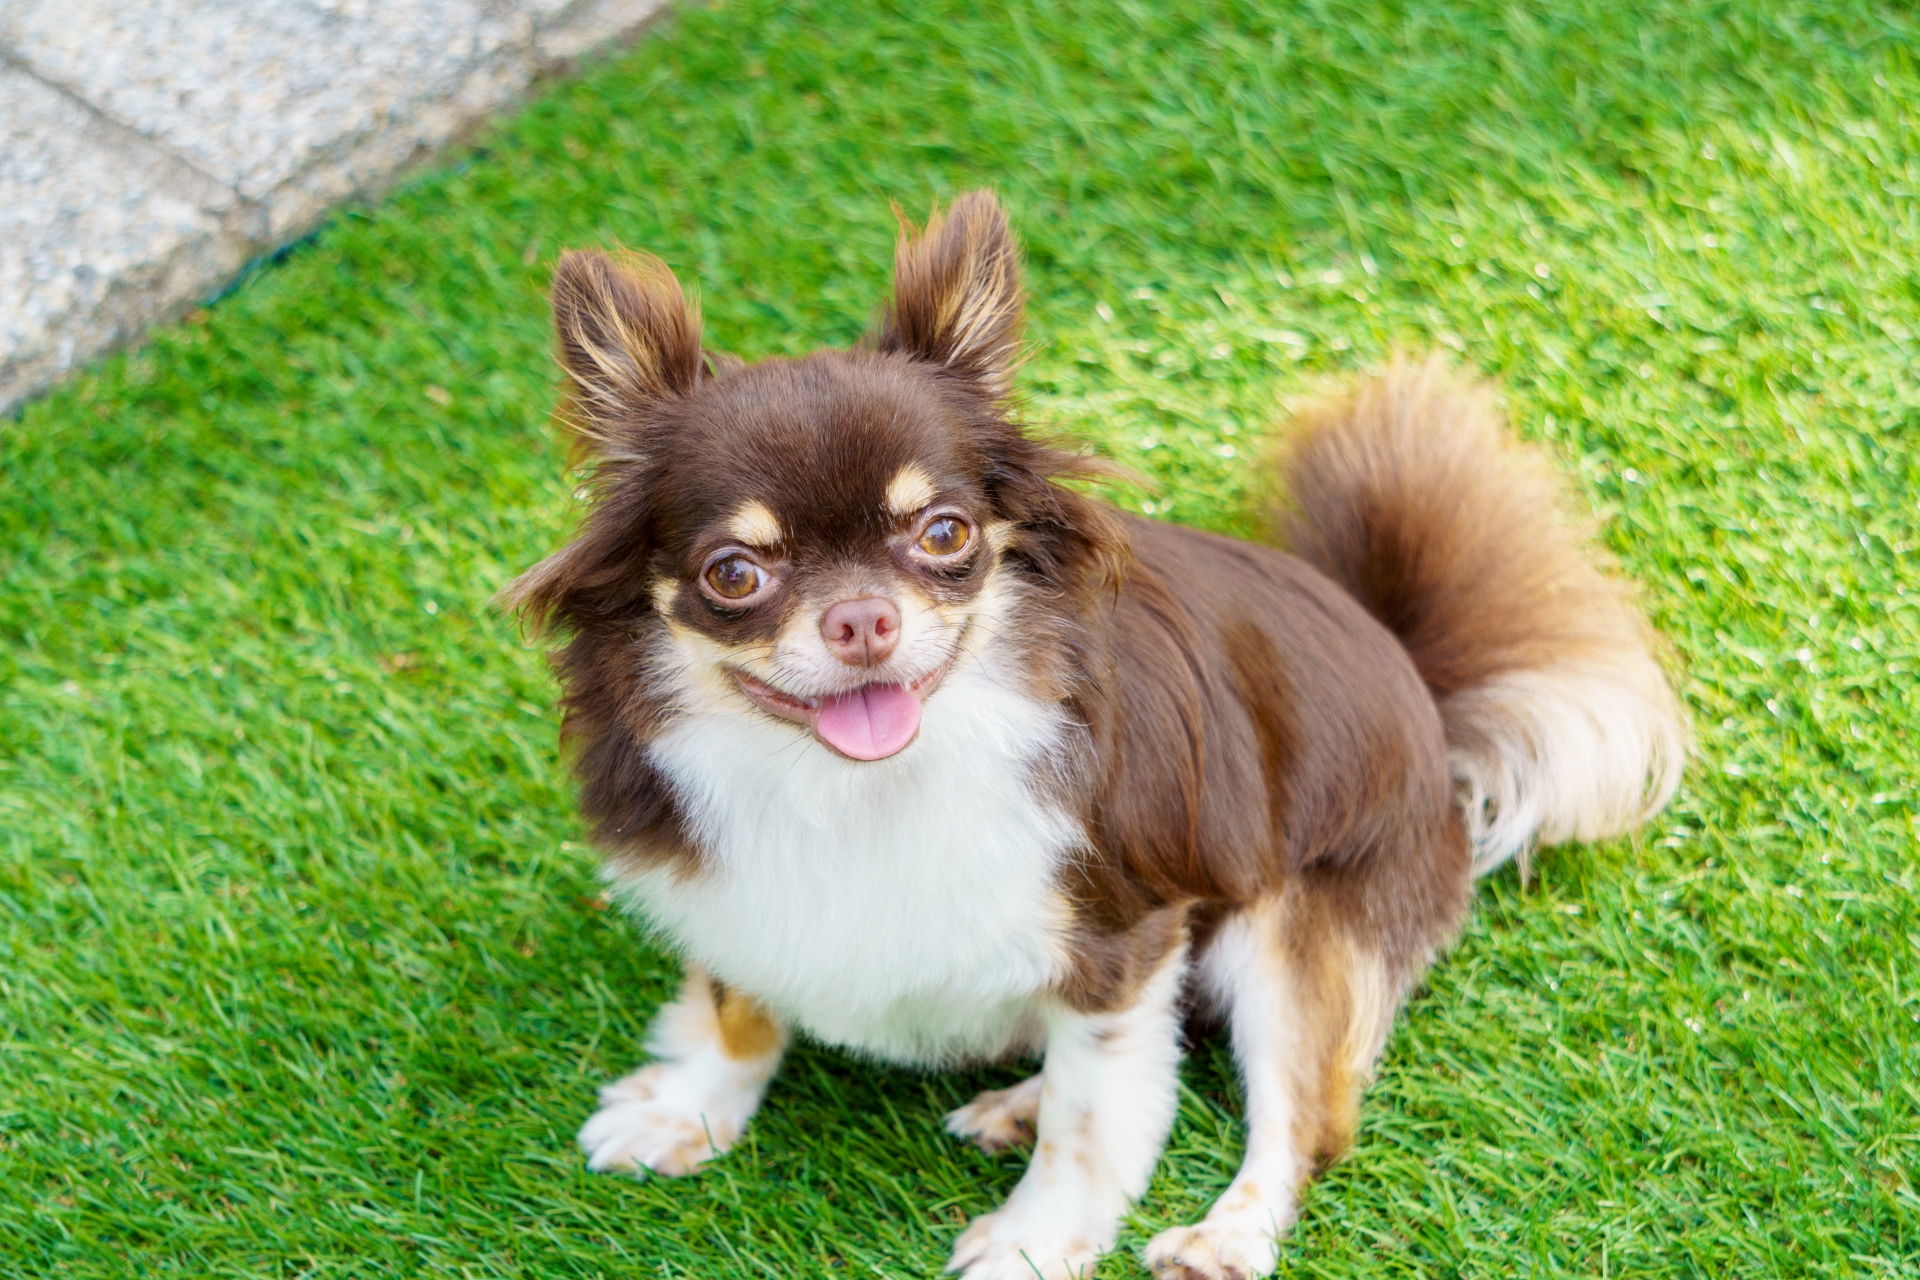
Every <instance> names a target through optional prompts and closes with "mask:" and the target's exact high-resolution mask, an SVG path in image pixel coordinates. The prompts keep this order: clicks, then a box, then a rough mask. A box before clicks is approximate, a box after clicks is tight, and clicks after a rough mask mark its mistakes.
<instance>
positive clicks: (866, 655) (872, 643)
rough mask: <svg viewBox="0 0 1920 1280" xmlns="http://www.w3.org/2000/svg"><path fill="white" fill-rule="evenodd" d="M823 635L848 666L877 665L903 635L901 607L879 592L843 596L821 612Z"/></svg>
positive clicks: (884, 658)
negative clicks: (842, 598)
mask: <svg viewBox="0 0 1920 1280" xmlns="http://www.w3.org/2000/svg"><path fill="white" fill-rule="evenodd" d="M820 637H821V638H822V639H823V640H825V641H826V642H827V648H829V649H831V650H833V656H834V657H836V658H838V659H840V661H842V662H844V663H847V664H848V665H849V666H855V667H872V666H877V665H879V664H880V663H882V662H885V661H886V660H887V658H888V656H889V655H891V654H892V653H893V646H894V645H895V644H896V643H897V642H898V641H899V639H900V611H899V610H898V609H896V608H894V607H893V602H892V601H890V600H882V599H881V598H880V597H879V596H867V597H865V598H863V599H860V600H842V601H841V602H840V603H839V604H836V605H832V606H830V607H829V608H828V609H827V611H826V612H825V613H823V614H821V615H820Z"/></svg>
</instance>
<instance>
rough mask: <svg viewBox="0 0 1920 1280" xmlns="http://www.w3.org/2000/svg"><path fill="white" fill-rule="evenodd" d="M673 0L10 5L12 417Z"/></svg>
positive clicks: (3, 263) (4, 234)
mask: <svg viewBox="0 0 1920 1280" xmlns="http://www.w3.org/2000/svg"><path fill="white" fill-rule="evenodd" d="M664 3H665V0H0V413H4V412H6V411H7V410H9V409H10V408H12V407H13V406H14V405H16V404H18V403H19V402H20V400H22V399H23V398H25V397H27V396H30V395H32V394H34V393H35V392H37V391H40V390H43V389H45V388H46V387H47V386H49V385H51V384H52V383H53V382H55V381H56V380H58V379H59V378H60V377H61V376H62V375H63V374H64V373H65V372H66V371H67V370H68V369H69V368H71V367H73V366H74V365H77V364H79V363H81V362H83V361H86V360H88V359H90V358H92V357H94V356H96V355H99V354H101V353H103V352H105V351H108V350H110V349H112V348H113V347H116V346H119V345H122V344H124V343H126V342H128V341H131V340H132V339H134V338H136V337H138V336H139V334H140V333H141V332H142V331H143V330H144V329H145V328H146V327H147V326H148V325H150V324H153V323H155V322H156V321H159V320H164V319H166V318H168V317H170V316H172V315H175V314H178V313H179V312H180V311H182V310H184V309H185V308H186V307H188V306H190V305H191V304H192V303H193V302H194V301H196V300H198V299H201V298H204V297H206V296H207V295H209V294H211V293H213V292H215V291H217V290H218V289H219V288H220V286H221V285H222V284H224V283H225V282H227V281H228V280H231V279H232V278H233V277H234V276H235V275H236V274H237V273H238V272H239V270H240V269H241V268H242V267H243V266H245V265H246V264H247V262H249V261H250V260H252V259H254V258H256V257H259V256H260V255H261V254H263V253H268V252H271V251H272V250H273V249H275V248H277V247H279V246H280V245H283V244H285V243H286V242H287V241H289V240H291V239H294V238H295V237H298V236H299V235H301V234H303V233H305V232H306V231H308V230H310V229H311V228H312V227H314V226H315V225H316V224H317V223H318V222H319V221H320V219H321V218H322V217H323V216H324V215H325V213H326V211H327V209H329V208H330V207H332V206H333V205H334V204H337V203H338V202H340V201H342V200H345V199H348V198H350V197H354V196H364V195H368V194H372V193H375V192H378V191H379V190H380V189H381V188H382V187H383V186H385V185H386V184H387V183H389V182H390V181H391V180H392V179H393V178H394V176H395V175H396V174H397V173H399V172H400V171H401V170H402V169H403V168H405V167H406V166H408V165H409V164H412V163H414V162H416V161H418V160H420V159H422V158H424V157H426V156H429V155H431V154H433V153H434V152H435V151H437V150H439V149H440V148H441V147H443V146H445V145H446V144H447V143H449V142H451V141H454V140H456V139H458V138H459V137H461V136H462V135H463V134H464V133H465V132H466V131H467V130H468V129H469V128H471V127H472V126H473V125H475V124H477V123H479V122H480V121H482V120H484V119H485V118H486V117H487V116H489V115H490V114H492V113H494V112H496V111H499V110H500V109H501V108H503V107H506V106H509V105H511V104H512V103H513V102H514V101H515V100H516V99H517V98H519V97H520V96H521V95H522V94H523V93H524V92H525V91H526V89H527V87H528V85H529V84H530V83H531V82H532V81H533V80H534V78H535V77H536V76H540V75H544V74H550V73H553V72H555V71H560V70H564V69H565V68H567V67H568V66H569V65H571V64H572V63H573V62H574V61H576V60H577V59H578V58H580V57H581V56H582V55H584V54H587V53H590V52H592V51H593V50H594V49H596V48H598V47H601V46H605V45H610V44H613V43H615V42H618V41H621V40H623V39H627V38H631V37H632V36H633V35H635V34H636V33H638V32H639V31H640V29H641V28H642V26H643V25H644V24H645V23H646V21H647V20H648V19H649V18H650V17H652V16H653V15H654V13H655V12H656V11H657V10H659V9H660V8H661V7H662V6H663V4H664Z"/></svg>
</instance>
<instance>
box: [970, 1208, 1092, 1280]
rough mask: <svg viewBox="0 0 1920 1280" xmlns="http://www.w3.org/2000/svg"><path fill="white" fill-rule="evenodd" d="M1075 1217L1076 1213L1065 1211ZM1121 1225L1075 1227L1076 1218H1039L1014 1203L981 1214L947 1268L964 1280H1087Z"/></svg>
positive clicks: (1069, 1215) (1069, 1216) (1068, 1216)
mask: <svg viewBox="0 0 1920 1280" xmlns="http://www.w3.org/2000/svg"><path fill="white" fill-rule="evenodd" d="M1064 1216H1065V1217H1067V1218H1071V1217H1072V1215H1071V1214H1068V1215H1064ZM1117 1227H1118V1223H1117V1221H1116V1222H1115V1223H1114V1224H1113V1225H1112V1226H1107V1227H1104V1228H1103V1229H1101V1230H1100V1231H1099V1233H1098V1237H1096V1234H1095V1233H1094V1232H1090V1231H1085V1230H1080V1231H1076V1230H1074V1225H1073V1223H1072V1222H1071V1221H1062V1220H1060V1219H1055V1220H1053V1221H1041V1220H1037V1219H1036V1218H1035V1216H1034V1215H1031V1214H1025V1213H1022V1212H1020V1210H1019V1208H1018V1207H1016V1206H1015V1205H1013V1204H1011V1203H1009V1204H1008V1205H1007V1206H1006V1207H1005V1208H1003V1209H1001V1210H999V1211H998V1212H997V1213H988V1214H982V1215H981V1216H980V1217H978V1218H975V1219H974V1220H973V1222H972V1224H971V1225H969V1226H968V1227H967V1229H966V1230H965V1231H963V1232H961V1233H960V1238H959V1239H958V1240H956V1241H955V1242H954V1245H953V1257H952V1258H950V1259H948V1260H947V1270H948V1271H957V1272H959V1273H960V1280H1085V1278H1086V1277H1088V1276H1091V1275H1092V1274H1093V1264H1094V1263H1096V1262H1098V1261H1099V1260H1100V1255H1101V1254H1102V1253H1104V1252H1106V1250H1107V1248H1108V1247H1109V1246H1110V1245H1112V1243H1113V1236H1114V1234H1115V1232H1116V1228H1117Z"/></svg>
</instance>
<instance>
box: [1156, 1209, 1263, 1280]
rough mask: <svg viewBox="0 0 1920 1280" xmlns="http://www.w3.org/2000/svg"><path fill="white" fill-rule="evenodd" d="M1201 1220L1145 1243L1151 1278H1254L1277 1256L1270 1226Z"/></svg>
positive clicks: (1191, 1279) (1169, 1231) (1231, 1279)
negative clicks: (1196, 1224) (1198, 1222)
mask: <svg viewBox="0 0 1920 1280" xmlns="http://www.w3.org/2000/svg"><path fill="white" fill-rule="evenodd" d="M1275 1225H1277V1224H1273V1223H1269V1224H1268V1225H1267V1226H1265V1227H1259V1226H1256V1225H1254V1224H1253V1223H1252V1222H1250V1221H1249V1222H1245V1223H1233V1222H1202V1223H1200V1224H1199V1225H1198V1226H1192V1227H1173V1228H1171V1229H1169V1230H1166V1231H1162V1232H1161V1233H1160V1234H1159V1235H1157V1236H1155V1237H1154V1238H1153V1239H1152V1240H1151V1241H1149V1242H1148V1243H1147V1254H1146V1264H1147V1269H1148V1270H1149V1271H1151V1272H1153V1280H1257V1277H1259V1276H1264V1275H1266V1274H1267V1273H1268V1272H1270V1271H1272V1270H1273V1264H1274V1262H1275V1260H1276V1259H1277V1257H1278V1256H1279V1244H1278V1242H1277V1241H1276V1240H1275V1239H1274V1226H1275Z"/></svg>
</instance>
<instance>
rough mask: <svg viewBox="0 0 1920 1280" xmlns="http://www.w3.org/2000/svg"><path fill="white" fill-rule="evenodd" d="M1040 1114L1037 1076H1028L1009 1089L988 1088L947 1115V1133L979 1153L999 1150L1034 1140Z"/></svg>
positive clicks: (1038, 1079)
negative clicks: (1035, 1125)
mask: <svg viewBox="0 0 1920 1280" xmlns="http://www.w3.org/2000/svg"><path fill="white" fill-rule="evenodd" d="M1039 1115H1040V1077H1039V1076H1037V1075H1035V1076H1029V1077H1027V1078H1026V1079H1025V1080H1022V1081H1021V1082H1020V1083H1019V1084H1016V1085H1014V1086H1013V1087H1012V1088H1010V1089H988V1090H987V1091H986V1092H985V1093H982V1094H981V1095H980V1096H979V1097H977V1098H975V1099H974V1100H973V1101H972V1102H969V1103H968V1104H967V1105H966V1106H964V1107H961V1108H960V1109H959V1110H958V1111H954V1112H950V1113H948V1115H947V1132H948V1133H950V1134H952V1135H953V1136H954V1137H956V1138H966V1139H969V1140H971V1141H972V1142H973V1143H974V1144H975V1145H977V1146H978V1147H979V1148H980V1149H981V1150H982V1151H1002V1150H1005V1149H1006V1148H1007V1147H1013V1146H1024V1145H1026V1144H1027V1143H1030V1142H1032V1141H1033V1127H1034V1123H1035V1121H1036V1119H1037V1118H1038V1117H1039Z"/></svg>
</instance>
